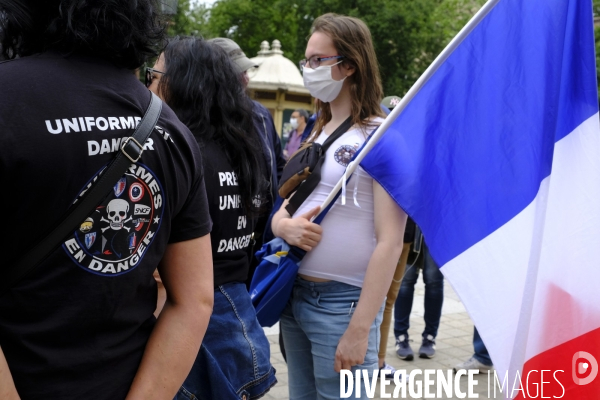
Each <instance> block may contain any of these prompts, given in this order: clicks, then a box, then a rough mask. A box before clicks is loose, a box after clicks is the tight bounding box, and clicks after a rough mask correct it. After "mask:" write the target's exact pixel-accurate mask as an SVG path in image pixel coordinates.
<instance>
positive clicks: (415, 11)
mask: <svg viewBox="0 0 600 400" xmlns="http://www.w3.org/2000/svg"><path fill="white" fill-rule="evenodd" d="M485 1H486V0H217V1H216V3H215V4H214V5H213V7H212V8H210V9H207V8H206V7H205V6H204V5H202V4H198V5H194V6H193V7H191V6H190V0H179V9H178V12H177V14H176V15H175V16H174V18H173V19H172V23H171V26H170V27H169V33H170V34H172V35H174V34H202V35H203V36H204V37H207V38H210V37H229V38H231V39H233V40H234V41H236V42H237V43H238V44H239V45H240V47H241V48H242V49H243V50H244V52H245V53H246V54H247V55H248V56H249V57H253V56H255V55H256V52H257V51H258V50H259V49H260V43H261V42H262V41H263V40H267V41H268V42H272V41H273V40H274V39H278V40H279V41H281V43H282V49H283V51H284V52H285V56H286V57H288V58H289V59H291V60H292V61H294V62H297V61H299V60H300V59H302V58H304V50H305V47H306V41H307V37H308V35H309V33H310V27H311V25H312V23H313V21H314V20H315V18H317V17H318V16H319V15H322V14H325V13H327V12H335V13H338V14H343V15H350V16H354V17H358V18H361V19H362V20H363V21H364V22H365V23H366V24H367V26H369V29H370V30H371V34H372V36H373V42H374V44H375V50H376V52H377V58H378V61H379V64H380V68H381V76H382V79H383V85H384V93H385V94H386V95H391V94H395V95H399V96H402V95H404V94H405V93H406V91H408V89H410V87H411V86H412V85H413V83H414V82H415V81H416V80H417V79H418V77H419V76H420V75H421V74H422V73H423V71H425V69H426V68H427V66H428V65H429V64H430V63H431V62H432V61H433V60H434V58H435V57H436V56H437V55H438V54H439V52H440V51H441V50H442V49H443V48H444V46H445V45H446V44H448V42H449V41H450V40H451V39H452V38H453V37H454V36H455V35H456V34H457V33H458V31H459V30H460V29H461V28H462V27H463V26H464V25H465V24H466V23H467V22H468V21H469V19H470V18H471V17H472V16H473V15H474V14H475V13H476V12H477V11H478V10H479V9H480V8H481V6H482V5H483V4H484V3H485ZM194 4H195V3H194ZM593 5H594V15H595V17H596V20H597V21H598V22H596V25H597V28H596V54H597V65H598V66H600V57H599V56H598V54H599V53H600V0H593ZM598 77H599V80H600V67H599V69H598Z"/></svg>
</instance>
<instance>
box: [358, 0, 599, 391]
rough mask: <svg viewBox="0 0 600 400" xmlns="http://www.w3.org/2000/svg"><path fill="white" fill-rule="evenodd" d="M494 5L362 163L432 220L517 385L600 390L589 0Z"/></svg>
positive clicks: (456, 279) (458, 283) (433, 241)
mask: <svg viewBox="0 0 600 400" xmlns="http://www.w3.org/2000/svg"><path fill="white" fill-rule="evenodd" d="M486 7H487V8H486ZM484 8H485V9H486V11H485V13H484V14H481V12H480V14H479V15H480V19H479V20H478V21H477V23H476V25H474V26H473V27H472V29H470V31H469V32H468V33H467V34H465V35H464V37H463V38H461V40H460V42H459V43H458V44H457V45H456V47H455V48H454V50H453V51H452V52H451V53H450V54H449V55H448V56H447V57H446V58H445V59H444V60H443V61H442V62H441V63H440V65H439V67H438V68H437V70H436V71H435V72H434V73H433V75H431V77H430V78H429V79H428V80H427V81H426V82H424V83H423V84H422V86H421V87H419V88H418V89H419V90H418V92H417V94H416V95H414V97H413V98H412V100H410V101H409V102H408V103H407V104H406V105H405V108H403V110H401V111H400V112H398V113H392V115H391V116H390V118H392V119H393V118H394V117H396V116H397V118H396V119H395V120H393V121H392V122H391V125H389V129H388V130H387V132H386V133H385V134H384V135H383V137H382V138H381V140H380V141H379V142H378V143H377V144H376V145H375V146H374V148H373V149H372V151H371V152H370V153H369V154H368V155H366V157H365V158H364V159H363V161H362V162H361V166H362V167H363V168H364V169H365V170H366V171H367V172H368V173H369V174H370V175H371V176H372V177H373V178H374V179H376V180H377V181H378V182H379V183H380V184H381V185H382V186H383V187H384V188H385V189H386V190H387V191H388V192H389V193H390V195H391V196H392V197H393V198H394V199H395V200H396V201H397V202H398V204H399V205H400V206H401V207H402V208H403V209H404V210H405V211H406V212H407V213H408V214H409V215H410V216H412V218H413V219H414V220H415V221H416V222H417V224H418V225H419V226H420V227H421V229H422V231H423V233H424V235H425V240H426V241H427V244H428V246H429V247H430V250H431V253H432V255H433V257H434V259H435V260H436V261H437V263H438V264H439V265H440V266H441V271H442V272H443V274H444V275H445V276H446V278H447V279H448V280H449V281H450V282H451V284H452V286H453V287H454V289H455V290H456V292H457V293H458V295H459V296H460V298H461V300H462V302H463V303H464V305H465V307H466V309H467V310H468V312H469V314H470V316H471V317H472V319H473V321H474V323H475V325H476V326H477V328H478V330H479V332H480V334H481V336H482V338H483V340H484V342H485V344H486V346H487V348H488V350H489V352H490V354H491V357H492V360H493V362H494V364H495V367H496V370H497V374H498V376H499V377H500V382H501V383H502V380H503V378H504V377H506V381H505V385H504V388H505V390H504V392H505V396H506V397H507V398H519V399H520V398H524V399H528V398H542V397H543V398H548V397H550V398H552V397H554V398H562V399H576V400H582V399H583V400H585V399H589V400H598V399H600V376H597V375H598V361H600V126H599V115H598V93H597V82H596V58H595V52H594V28H593V15H592V2H591V0H491V1H490V2H488V4H486V6H484ZM482 10H483V9H482ZM481 15H483V16H481ZM394 111H397V110H394ZM540 383H541V384H540ZM541 390H543V392H542V393H540V391H541ZM536 393H537V395H536Z"/></svg>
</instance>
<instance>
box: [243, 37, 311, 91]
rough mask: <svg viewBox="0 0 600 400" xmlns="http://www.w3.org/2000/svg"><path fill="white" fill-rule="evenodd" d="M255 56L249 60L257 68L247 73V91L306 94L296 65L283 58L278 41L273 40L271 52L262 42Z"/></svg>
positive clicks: (267, 44) (266, 44) (265, 43)
mask: <svg viewBox="0 0 600 400" xmlns="http://www.w3.org/2000/svg"><path fill="white" fill-rule="evenodd" d="M257 54H258V55H257V56H256V57H253V58H251V60H252V61H254V62H255V63H256V64H257V65H258V68H253V69H251V70H249V71H248V76H249V77H250V82H249V83H248V88H249V89H258V90H278V89H281V90H284V91H287V92H293V93H302V94H305V93H308V90H307V89H306V88H305V87H304V81H303V79H302V75H300V70H299V69H298V67H297V66H296V64H294V63H293V62H292V61H290V60H289V59H287V58H285V57H284V56H283V51H281V42H279V40H277V39H275V40H273V43H272V49H271V50H269V43H268V42H267V41H266V40H265V41H263V42H262V43H261V45H260V51H259V52H258V53H257Z"/></svg>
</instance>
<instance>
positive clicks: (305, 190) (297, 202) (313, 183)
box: [285, 116, 353, 216]
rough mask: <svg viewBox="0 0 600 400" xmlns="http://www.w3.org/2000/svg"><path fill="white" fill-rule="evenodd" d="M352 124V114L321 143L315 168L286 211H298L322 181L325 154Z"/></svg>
mask: <svg viewBox="0 0 600 400" xmlns="http://www.w3.org/2000/svg"><path fill="white" fill-rule="evenodd" d="M352 125H353V124H352V116H350V117H348V119H346V120H345V121H344V122H342V124H341V125H340V126H338V127H337V129H336V130H335V131H333V133H332V134H331V135H329V137H328V138H327V140H325V142H324V143H323V144H322V145H321V157H320V158H319V161H318V162H317V165H315V168H314V169H313V170H312V171H311V173H310V176H309V177H308V178H306V180H305V181H304V182H302V183H301V184H300V187H298V190H296V193H294V195H293V196H292V197H291V198H290V201H289V203H288V205H287V206H286V207H285V209H286V211H287V212H289V213H290V215H291V216H293V215H294V213H295V212H296V211H298V208H300V206H301V205H302V203H304V201H305V200H306V199H307V198H308V196H310V194H311V193H312V192H313V191H314V190H315V188H316V187H317V185H318V184H319V182H321V167H322V166H323V163H324V162H325V154H326V153H327V149H328V148H329V146H331V145H332V144H333V142H335V141H336V140H337V139H338V138H340V137H341V136H342V135H343V134H344V133H346V132H347V131H348V129H350V127H351V126H352Z"/></svg>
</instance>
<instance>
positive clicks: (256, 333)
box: [176, 282, 277, 400]
mask: <svg viewBox="0 0 600 400" xmlns="http://www.w3.org/2000/svg"><path fill="white" fill-rule="evenodd" d="M270 356H271V348H270V345H269V341H268V339H267V337H266V336H265V334H264V331H263V329H262V328H261V326H260V325H259V324H258V321H257V320H256V312H255V311H254V307H253V306H252V302H251V301H250V295H249V294H248V291H247V290H246V285H245V284H243V283H237V282H235V283H228V284H225V285H222V286H219V287H218V288H216V289H215V301H214V305H213V313H212V315H211V317H210V321H209V323H208V329H207V330H206V334H205V335H204V339H203V340H202V346H201V347H200V352H199V353H198V356H197V357H196V361H194V365H193V367H192V370H191V372H190V374H189V375H188V377H187V378H186V380H185V382H184V383H183V386H182V387H181V389H180V390H179V392H178V394H177V397H176V399H177V400H184V399H185V400H188V399H201V400H213V399H219V400H229V399H247V400H249V399H256V398H259V397H261V396H262V395H263V394H265V393H266V392H267V391H268V390H269V389H270V388H271V386H273V385H274V384H275V383H277V379H275V369H274V368H273V367H272V366H271V361H270Z"/></svg>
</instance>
